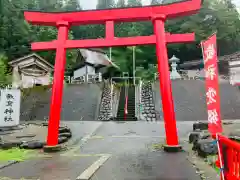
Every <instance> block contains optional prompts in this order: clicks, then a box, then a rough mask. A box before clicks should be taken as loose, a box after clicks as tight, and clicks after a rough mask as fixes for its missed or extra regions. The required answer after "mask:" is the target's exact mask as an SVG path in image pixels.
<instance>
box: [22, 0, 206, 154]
mask: <svg viewBox="0 0 240 180" xmlns="http://www.w3.org/2000/svg"><path fill="white" fill-rule="evenodd" d="M201 3H202V0H186V1H180V2H177V3H172V4H169V5H160V6H147V7H136V8H122V9H108V10H90V11H79V12H64V13H62V12H61V13H43V12H29V11H28V12H24V15H25V19H26V20H27V21H28V22H30V23H32V24H39V25H48V26H56V27H57V28H58V37H57V40H54V41H51V42H36V43H32V49H33V50H56V59H55V69H54V79H53V86H52V100H51V109H50V116H49V128H48V138H47V145H48V146H56V145H57V144H58V129H59V123H60V122H59V121H60V114H61V105H62V91H63V79H64V70H65V64H66V49H71V48H90V47H113V46H136V45H147V44H156V52H157V57H158V73H159V79H160V90H161V97H162V106H163V115H164V122H165V132H166V144H167V145H166V146H165V150H169V151H175V150H179V149H180V148H181V146H180V145H179V142H178V135H177V127H176V119H175V112H174V105H173V98H172V89H171V81H170V75H169V64H168V56H167V48H166V45H167V44H168V43H187V42H192V41H194V33H189V34H170V33H165V21H166V20H167V18H168V19H169V18H176V17H181V16H187V15H191V14H194V13H196V12H197V11H198V10H199V9H200V7H201ZM146 20H152V22H153V25H154V34H155V35H151V36H137V37H121V38H119V37H115V33H114V23H115V22H131V21H146ZM84 24H105V27H106V36H105V38H102V39H87V40H69V39H68V33H69V29H70V27H71V26H72V25H84Z"/></svg>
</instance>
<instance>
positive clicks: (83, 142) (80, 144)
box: [62, 122, 103, 155]
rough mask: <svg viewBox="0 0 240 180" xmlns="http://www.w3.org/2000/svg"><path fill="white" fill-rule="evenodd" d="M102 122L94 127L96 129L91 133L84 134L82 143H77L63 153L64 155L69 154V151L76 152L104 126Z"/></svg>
mask: <svg viewBox="0 0 240 180" xmlns="http://www.w3.org/2000/svg"><path fill="white" fill-rule="evenodd" d="M102 124H103V123H102V122H101V123H99V124H98V125H97V126H96V127H94V129H93V130H92V131H91V133H89V134H88V135H86V136H84V137H83V138H82V139H81V141H80V143H79V144H78V145H76V146H75V147H73V148H72V149H71V150H69V151H67V152H65V153H63V154H62V155H68V154H69V153H74V152H76V151H77V150H79V149H80V148H81V147H82V146H83V145H84V144H85V143H86V142H87V141H88V140H89V139H90V138H91V136H92V135H94V133H95V132H96V131H97V130H98V129H99V128H100V127H101V126H102Z"/></svg>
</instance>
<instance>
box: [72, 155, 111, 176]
mask: <svg viewBox="0 0 240 180" xmlns="http://www.w3.org/2000/svg"><path fill="white" fill-rule="evenodd" d="M110 157H111V155H103V156H102V157H100V158H99V159H98V160H97V161H96V162H94V163H93V164H92V165H91V166H90V167H88V168H87V169H86V170H85V171H84V172H83V173H82V174H80V175H79V176H78V177H77V179H76V180H89V179H90V178H91V177H92V176H93V174H94V173H95V172H96V171H97V170H98V169H99V168H100V167H101V166H102V165H103V164H104V163H105V162H106V161H107V160H108V159H109V158H110Z"/></svg>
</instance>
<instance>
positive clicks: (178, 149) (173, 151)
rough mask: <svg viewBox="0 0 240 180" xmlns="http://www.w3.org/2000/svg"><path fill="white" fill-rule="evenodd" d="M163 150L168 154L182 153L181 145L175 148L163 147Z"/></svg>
mask: <svg viewBox="0 0 240 180" xmlns="http://www.w3.org/2000/svg"><path fill="white" fill-rule="evenodd" d="M163 150H164V151H165V152H169V153H177V152H182V146H181V145H176V146H169V145H164V146H163Z"/></svg>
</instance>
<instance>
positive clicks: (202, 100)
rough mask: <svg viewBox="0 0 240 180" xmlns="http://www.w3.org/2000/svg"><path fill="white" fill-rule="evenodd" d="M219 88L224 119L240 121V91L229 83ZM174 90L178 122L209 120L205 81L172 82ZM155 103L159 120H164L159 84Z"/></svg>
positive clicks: (222, 84)
mask: <svg viewBox="0 0 240 180" xmlns="http://www.w3.org/2000/svg"><path fill="white" fill-rule="evenodd" d="M219 87H220V98H221V117H222V119H240V91H239V90H238V89H237V88H236V87H233V86H231V85H230V84H229V83H227V82H220V85H219ZM172 90H173V97H174V107H175V112H176V119H177V120H179V121H183V120H184V121H196V120H207V110H206V97H205V82H204V81H200V80H187V81H181V80H180V81H172ZM154 101H155V105H156V111H157V113H158V118H159V119H163V114H162V102H161V96H160V94H159V82H156V83H155V84H154Z"/></svg>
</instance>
